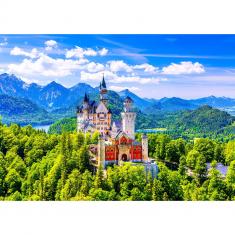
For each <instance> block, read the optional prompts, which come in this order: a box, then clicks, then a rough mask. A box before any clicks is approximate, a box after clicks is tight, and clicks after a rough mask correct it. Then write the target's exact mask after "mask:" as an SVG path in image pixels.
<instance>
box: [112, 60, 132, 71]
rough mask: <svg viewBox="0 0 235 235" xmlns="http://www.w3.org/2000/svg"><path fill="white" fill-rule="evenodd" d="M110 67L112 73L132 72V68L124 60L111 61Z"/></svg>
mask: <svg viewBox="0 0 235 235" xmlns="http://www.w3.org/2000/svg"><path fill="white" fill-rule="evenodd" d="M108 66H109V69H110V71H112V72H119V71H125V72H132V68H131V66H129V65H128V64H126V63H125V62H123V60H112V61H109V62H108Z"/></svg>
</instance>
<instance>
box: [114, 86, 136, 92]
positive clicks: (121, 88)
mask: <svg viewBox="0 0 235 235" xmlns="http://www.w3.org/2000/svg"><path fill="white" fill-rule="evenodd" d="M109 89H110V90H113V91H122V90H125V89H128V90H130V91H133V92H134V91H139V90H140V88H139V87H134V86H132V87H123V86H110V87H109Z"/></svg>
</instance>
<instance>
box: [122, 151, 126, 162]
mask: <svg viewBox="0 0 235 235" xmlns="http://www.w3.org/2000/svg"><path fill="white" fill-rule="evenodd" d="M122 161H124V162H126V161H127V155H126V154H125V153H124V154H122Z"/></svg>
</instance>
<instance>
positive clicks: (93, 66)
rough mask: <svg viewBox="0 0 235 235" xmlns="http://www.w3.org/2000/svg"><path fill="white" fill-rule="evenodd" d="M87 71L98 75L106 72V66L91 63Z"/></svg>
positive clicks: (87, 66)
mask: <svg viewBox="0 0 235 235" xmlns="http://www.w3.org/2000/svg"><path fill="white" fill-rule="evenodd" d="M86 69H87V71H88V72H91V73H96V72H99V71H102V70H104V65H103V64H100V63H95V62H90V63H89V64H87V65H86Z"/></svg>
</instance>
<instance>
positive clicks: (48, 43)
mask: <svg viewBox="0 0 235 235" xmlns="http://www.w3.org/2000/svg"><path fill="white" fill-rule="evenodd" d="M44 44H45V45H46V51H50V50H52V49H53V48H55V47H57V42H56V41H55V40H48V41H45V43H44Z"/></svg>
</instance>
